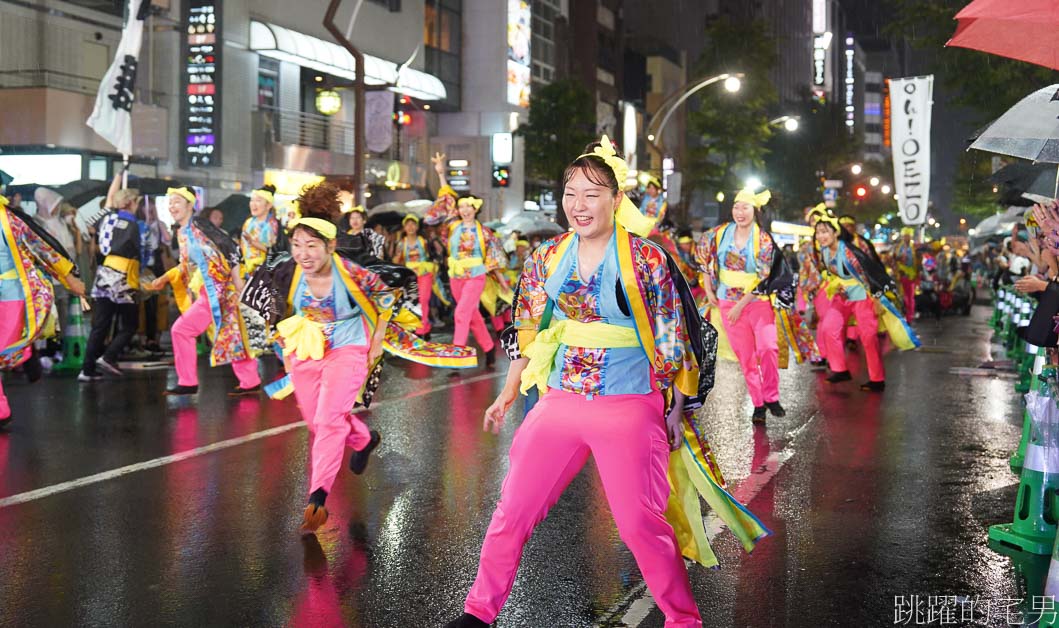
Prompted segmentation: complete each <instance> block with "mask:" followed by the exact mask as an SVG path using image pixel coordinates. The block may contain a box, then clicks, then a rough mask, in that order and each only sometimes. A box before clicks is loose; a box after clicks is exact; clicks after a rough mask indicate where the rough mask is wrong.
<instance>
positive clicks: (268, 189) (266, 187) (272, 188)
mask: <svg viewBox="0 0 1059 628" xmlns="http://www.w3.org/2000/svg"><path fill="white" fill-rule="evenodd" d="M258 189H259V190H264V191H266V192H268V193H269V194H275V193H276V186H274V185H272V184H271V183H269V184H267V185H262V186H261V187H259V188H258Z"/></svg>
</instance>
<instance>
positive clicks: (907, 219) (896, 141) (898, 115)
mask: <svg viewBox="0 0 1059 628" xmlns="http://www.w3.org/2000/svg"><path fill="white" fill-rule="evenodd" d="M933 92H934V77H933V76H918V77H914V78H905V79H890V101H891V116H892V120H893V123H892V124H891V125H890V139H891V146H892V147H893V161H894V182H895V183H896V186H895V189H894V192H895V193H896V194H897V204H898V208H899V209H900V213H901V220H902V221H903V222H904V223H905V224H906V225H921V224H923V223H924V222H926V220H927V200H928V199H929V198H930V112H931V106H932V105H933V103H934V99H933Z"/></svg>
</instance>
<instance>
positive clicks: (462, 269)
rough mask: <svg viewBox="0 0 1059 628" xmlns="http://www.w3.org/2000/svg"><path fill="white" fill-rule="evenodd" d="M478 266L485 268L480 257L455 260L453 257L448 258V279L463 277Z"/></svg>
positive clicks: (483, 261)
mask: <svg viewBox="0 0 1059 628" xmlns="http://www.w3.org/2000/svg"><path fill="white" fill-rule="evenodd" d="M478 266H485V260H484V259H482V258H481V257H464V258H461V259H457V258H455V257H450V258H449V277H459V276H460V275H464V274H466V273H468V272H470V271H471V270H473V269H475V268H477V267H478Z"/></svg>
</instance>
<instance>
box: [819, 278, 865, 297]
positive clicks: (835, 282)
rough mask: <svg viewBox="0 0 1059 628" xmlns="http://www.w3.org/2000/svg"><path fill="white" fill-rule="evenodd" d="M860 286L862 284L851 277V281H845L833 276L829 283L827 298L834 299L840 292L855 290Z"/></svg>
mask: <svg viewBox="0 0 1059 628" xmlns="http://www.w3.org/2000/svg"><path fill="white" fill-rule="evenodd" d="M859 285H860V282H859V281H857V280H856V279H854V278H853V277H850V278H849V279H843V278H842V277H839V276H837V275H832V276H831V278H830V279H828V281H827V298H829V299H833V298H835V295H836V294H838V291H839V290H844V289H846V288H855V287H857V286H859Z"/></svg>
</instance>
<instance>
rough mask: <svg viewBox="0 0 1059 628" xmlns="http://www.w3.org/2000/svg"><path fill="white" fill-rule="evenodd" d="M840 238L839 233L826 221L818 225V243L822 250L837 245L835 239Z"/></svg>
mask: <svg viewBox="0 0 1059 628" xmlns="http://www.w3.org/2000/svg"><path fill="white" fill-rule="evenodd" d="M837 237H838V232H836V231H835V228H834V227H832V226H831V225H829V224H828V223H826V222H824V221H820V222H818V223H816V243H817V244H819V245H820V248H822V249H823V248H827V247H829V246H831V245H832V244H834V243H835V238H837Z"/></svg>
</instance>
